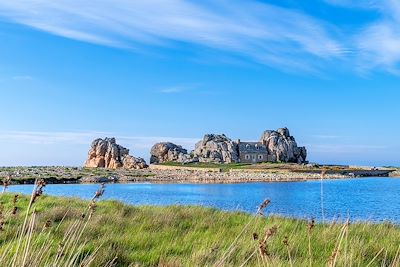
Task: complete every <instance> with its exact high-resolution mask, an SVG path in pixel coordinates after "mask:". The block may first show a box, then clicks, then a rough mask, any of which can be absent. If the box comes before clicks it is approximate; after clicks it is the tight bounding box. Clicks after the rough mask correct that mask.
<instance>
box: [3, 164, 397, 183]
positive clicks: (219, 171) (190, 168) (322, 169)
mask: <svg viewBox="0 0 400 267" xmlns="http://www.w3.org/2000/svg"><path fill="white" fill-rule="evenodd" d="M378 176H382V177H387V176H390V177H399V176H400V168H395V167H386V168H375V167H359V166H334V165H316V164H307V165H305V164H289V163H259V164H243V163H242V164H240V163H232V164H212V163H193V164H180V163H174V162H167V163H163V164H157V165H150V167H149V168H146V169H137V170H136V169H133V170H132V169H123V168H119V169H106V168H85V167H83V168H82V167H63V166H44V167H0V179H2V180H3V181H4V180H8V183H10V184H33V183H34V182H35V180H36V179H37V178H40V179H44V180H45V181H46V183H48V184H64V183H135V182H139V183H143V182H149V183H246V182H290V181H306V180H318V179H321V178H324V179H348V178H357V177H378Z"/></svg>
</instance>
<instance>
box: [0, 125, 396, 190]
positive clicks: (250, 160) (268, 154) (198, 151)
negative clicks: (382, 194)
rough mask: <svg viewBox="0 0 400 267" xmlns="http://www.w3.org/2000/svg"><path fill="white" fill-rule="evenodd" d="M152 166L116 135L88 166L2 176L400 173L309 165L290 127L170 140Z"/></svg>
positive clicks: (77, 178)
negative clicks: (254, 134)
mask: <svg viewBox="0 0 400 267" xmlns="http://www.w3.org/2000/svg"><path fill="white" fill-rule="evenodd" d="M150 155H151V156H150V165H148V164H147V163H146V161H145V160H144V159H143V158H140V157H135V156H132V155H130V154H129V149H127V148H125V147H123V146H121V145H119V144H117V141H116V139H115V138H107V137H106V138H104V139H101V138H98V139H96V140H94V141H93V142H92V144H91V146H90V149H89V151H88V154H87V159H86V161H85V162H84V165H83V167H60V166H58V167H3V168H0V178H2V179H6V180H7V181H9V182H10V183H14V184H18V183H33V182H34V181H35V179H36V178H39V177H40V178H43V179H45V180H46V181H47V182H48V183H98V182H120V183H123V182H152V183H242V182H269V181H280V182H283V181H304V180H313V179H321V178H326V179H329V178H330V179H343V178H354V177H366V176H389V175H391V176H399V173H400V172H399V170H398V169H395V168H370V167H357V166H332V165H328V166H324V165H318V164H309V163H308V162H307V150H306V148H305V147H299V146H298V145H297V143H296V140H295V138H294V137H293V136H291V135H290V132H289V130H288V129H287V128H280V129H278V130H276V131H272V130H266V131H264V132H263V133H262V134H261V137H260V139H259V141H257V142H243V141H241V140H236V141H233V140H232V139H230V138H229V137H227V136H226V135H224V134H206V135H204V137H203V139H201V140H200V141H199V142H197V144H196V145H195V148H194V150H193V151H190V152H189V151H188V150H187V149H185V148H183V147H182V146H180V145H177V144H173V143H171V142H161V143H157V144H155V145H154V146H153V147H152V148H151V150H150Z"/></svg>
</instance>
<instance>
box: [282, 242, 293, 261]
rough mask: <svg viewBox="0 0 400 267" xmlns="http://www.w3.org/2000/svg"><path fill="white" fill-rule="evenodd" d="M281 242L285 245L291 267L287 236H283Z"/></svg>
mask: <svg viewBox="0 0 400 267" xmlns="http://www.w3.org/2000/svg"><path fill="white" fill-rule="evenodd" d="M282 243H283V244H284V245H285V247H286V250H287V253H288V257H289V265H290V266H291V267H293V262H292V256H291V255H290V248H289V237H287V236H285V238H284V239H283V241H282Z"/></svg>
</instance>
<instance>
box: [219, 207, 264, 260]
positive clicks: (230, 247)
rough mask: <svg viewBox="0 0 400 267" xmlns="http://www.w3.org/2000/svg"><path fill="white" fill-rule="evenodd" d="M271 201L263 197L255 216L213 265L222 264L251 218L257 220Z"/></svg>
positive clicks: (245, 228) (245, 227)
mask: <svg viewBox="0 0 400 267" xmlns="http://www.w3.org/2000/svg"><path fill="white" fill-rule="evenodd" d="M269 203H271V201H270V200H269V199H264V201H263V202H262V203H261V204H260V205H259V206H258V208H257V212H256V214H255V216H253V217H252V218H251V219H250V220H249V221H248V222H247V224H246V225H245V226H244V227H243V228H242V230H241V231H240V233H239V234H238V235H237V236H236V237H235V239H234V240H233V242H232V243H231V244H230V245H229V247H228V249H227V250H226V251H225V252H224V254H222V258H221V259H220V260H219V261H217V262H216V263H215V265H214V266H215V267H219V266H222V264H223V263H224V262H225V261H226V259H227V258H228V257H229V256H230V255H231V254H232V252H233V251H234V249H235V247H234V246H235V244H236V242H237V241H238V240H239V238H240V237H241V236H242V235H243V234H244V232H245V231H246V230H247V228H248V227H249V226H250V224H251V223H252V222H253V220H256V223H257V221H258V218H260V217H261V216H262V215H263V210H264V209H265V208H266V207H267V206H268V205H269Z"/></svg>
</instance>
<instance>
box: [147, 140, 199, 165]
mask: <svg viewBox="0 0 400 267" xmlns="http://www.w3.org/2000/svg"><path fill="white" fill-rule="evenodd" d="M150 155H151V156H150V163H151V164H157V163H163V162H172V161H173V162H180V163H188V162H191V161H193V159H192V158H191V156H190V155H189V154H188V152H187V150H186V149H184V148H182V146H178V145H175V144H173V143H170V142H162V143H157V144H155V145H154V146H153V147H152V148H151V150H150Z"/></svg>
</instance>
